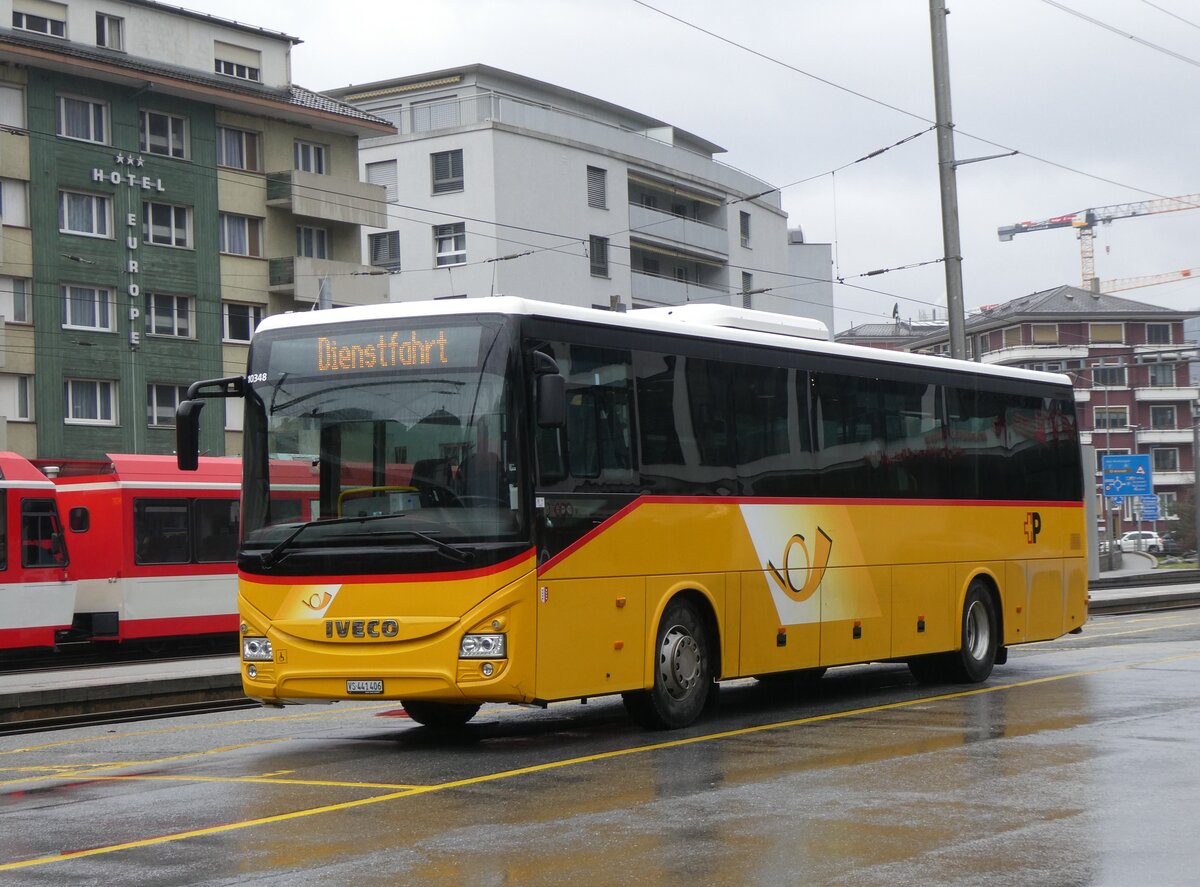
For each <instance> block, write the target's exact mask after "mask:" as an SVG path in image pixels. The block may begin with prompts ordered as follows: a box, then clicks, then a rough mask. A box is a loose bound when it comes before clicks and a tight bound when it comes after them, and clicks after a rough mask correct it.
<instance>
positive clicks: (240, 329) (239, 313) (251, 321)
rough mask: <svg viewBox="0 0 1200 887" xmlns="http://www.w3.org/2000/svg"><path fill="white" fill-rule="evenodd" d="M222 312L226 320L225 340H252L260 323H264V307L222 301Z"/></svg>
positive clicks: (240, 341) (241, 341) (243, 341)
mask: <svg viewBox="0 0 1200 887" xmlns="http://www.w3.org/2000/svg"><path fill="white" fill-rule="evenodd" d="M221 312H222V314H223V315H224V320H225V332H224V336H223V338H224V340H225V341H226V342H239V343H245V342H249V341H250V337H251V336H253V335H254V331H255V330H256V329H258V325H259V324H260V323H262V319H263V307H262V306H261V305H245V304H242V303H240V302H222V303H221Z"/></svg>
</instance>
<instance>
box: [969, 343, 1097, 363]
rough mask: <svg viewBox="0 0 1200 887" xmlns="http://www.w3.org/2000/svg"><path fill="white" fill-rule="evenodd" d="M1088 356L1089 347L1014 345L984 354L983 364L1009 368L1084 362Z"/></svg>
mask: <svg viewBox="0 0 1200 887" xmlns="http://www.w3.org/2000/svg"><path fill="white" fill-rule="evenodd" d="M1087 356H1088V346H1087V345H1012V346H1008V347H1004V348H1001V349H999V350H998V351H987V352H984V354H983V359H982V362H983V363H998V364H1004V365H1006V366H1008V365H1011V364H1024V363H1046V362H1051V361H1056V360H1082V359H1083V358H1086V357H1087Z"/></svg>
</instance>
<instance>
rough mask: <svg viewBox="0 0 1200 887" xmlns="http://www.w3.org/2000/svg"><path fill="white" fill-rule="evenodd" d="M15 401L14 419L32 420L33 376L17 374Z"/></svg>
mask: <svg viewBox="0 0 1200 887" xmlns="http://www.w3.org/2000/svg"><path fill="white" fill-rule="evenodd" d="M16 383H17V402H16V404H15V406H16V412H15V413H14V415H13V418H14V419H23V420H25V421H26V422H32V421H33V376H17V377H16Z"/></svg>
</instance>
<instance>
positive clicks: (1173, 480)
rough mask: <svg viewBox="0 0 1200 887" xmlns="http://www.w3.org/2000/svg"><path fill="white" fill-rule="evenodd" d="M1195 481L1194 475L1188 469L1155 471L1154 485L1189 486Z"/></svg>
mask: <svg viewBox="0 0 1200 887" xmlns="http://www.w3.org/2000/svg"><path fill="white" fill-rule="evenodd" d="M1193 483H1195V477H1194V476H1193V475H1192V473H1191V472H1190V471H1155V472H1154V486H1155V487H1156V488H1157V487H1183V486H1188V487H1190V486H1191V485H1192V484H1193Z"/></svg>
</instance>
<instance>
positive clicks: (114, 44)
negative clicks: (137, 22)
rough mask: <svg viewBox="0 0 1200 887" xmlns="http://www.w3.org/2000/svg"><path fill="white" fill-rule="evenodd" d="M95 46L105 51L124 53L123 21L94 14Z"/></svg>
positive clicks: (99, 13)
mask: <svg viewBox="0 0 1200 887" xmlns="http://www.w3.org/2000/svg"><path fill="white" fill-rule="evenodd" d="M96 45H97V46H103V47H104V48H105V49H115V50H118V51H120V52H124V51H125V19H123V18H119V17H118V16H115V15H106V14H105V13H103V12H97V13H96Z"/></svg>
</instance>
